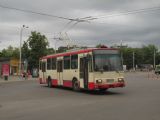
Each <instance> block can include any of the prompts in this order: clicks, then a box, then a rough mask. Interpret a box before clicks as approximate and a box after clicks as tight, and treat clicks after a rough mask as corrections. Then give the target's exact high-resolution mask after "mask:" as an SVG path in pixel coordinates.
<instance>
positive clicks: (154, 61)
mask: <svg viewBox="0 0 160 120" xmlns="http://www.w3.org/2000/svg"><path fill="white" fill-rule="evenodd" d="M153 67H154V69H155V67H156V50H155V49H154V53H153Z"/></svg>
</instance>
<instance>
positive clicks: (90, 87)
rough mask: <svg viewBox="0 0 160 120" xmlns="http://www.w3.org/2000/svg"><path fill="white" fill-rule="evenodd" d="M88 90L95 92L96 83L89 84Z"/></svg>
mask: <svg viewBox="0 0 160 120" xmlns="http://www.w3.org/2000/svg"><path fill="white" fill-rule="evenodd" d="M88 89H89V90H94V89H95V83H94V82H89V83H88Z"/></svg>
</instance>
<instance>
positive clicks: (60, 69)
mask: <svg viewBox="0 0 160 120" xmlns="http://www.w3.org/2000/svg"><path fill="white" fill-rule="evenodd" d="M57 73H58V77H57V78H58V84H59V85H62V81H63V62H62V60H59V61H57Z"/></svg>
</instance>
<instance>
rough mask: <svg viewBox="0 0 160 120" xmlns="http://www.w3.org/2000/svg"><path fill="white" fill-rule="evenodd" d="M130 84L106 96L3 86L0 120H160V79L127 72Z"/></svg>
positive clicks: (30, 85) (31, 83)
mask: <svg viewBox="0 0 160 120" xmlns="http://www.w3.org/2000/svg"><path fill="white" fill-rule="evenodd" d="M126 82H127V86H126V87H125V88H118V89H110V90H109V91H107V92H106V93H99V92H91V93H90V92H85V91H83V92H78V93H77V92H74V91H72V90H68V89H62V88H47V87H45V86H42V85H39V84H38V82H37V81H23V82H11V83H0V120H160V80H149V79H147V74H145V73H127V74H126Z"/></svg>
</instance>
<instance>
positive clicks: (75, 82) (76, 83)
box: [73, 79, 80, 91]
mask: <svg viewBox="0 0 160 120" xmlns="http://www.w3.org/2000/svg"><path fill="white" fill-rule="evenodd" d="M73 90H74V91H80V86H79V82H78V80H76V79H74V80H73Z"/></svg>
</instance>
